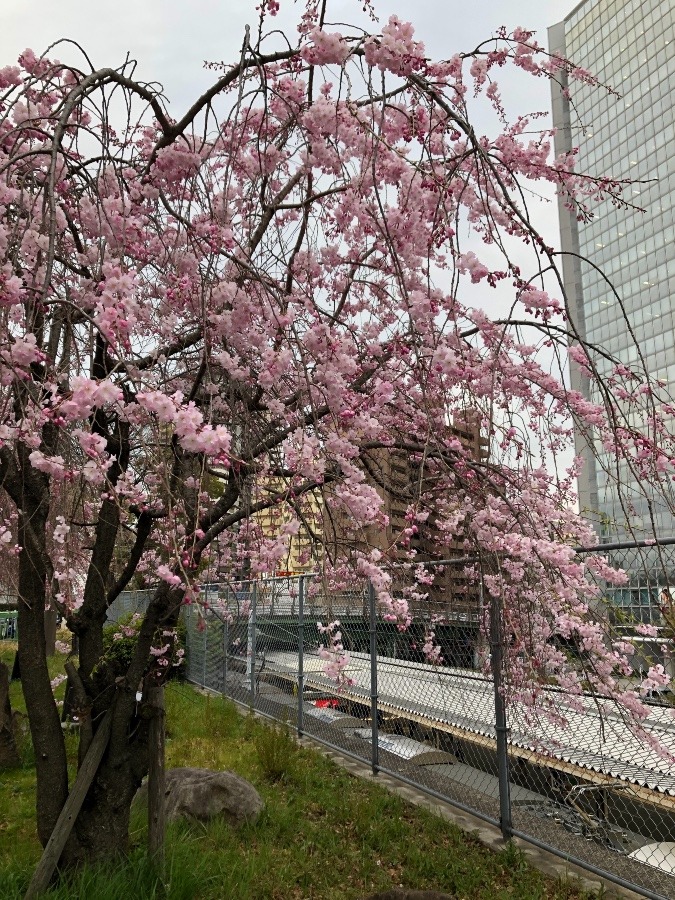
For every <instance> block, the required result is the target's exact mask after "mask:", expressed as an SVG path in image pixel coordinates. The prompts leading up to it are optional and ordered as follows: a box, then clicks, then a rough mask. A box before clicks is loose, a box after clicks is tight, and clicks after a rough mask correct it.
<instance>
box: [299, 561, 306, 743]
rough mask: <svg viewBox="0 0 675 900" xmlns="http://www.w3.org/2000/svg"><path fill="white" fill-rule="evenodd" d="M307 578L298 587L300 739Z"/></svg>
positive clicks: (303, 577)
mask: <svg viewBox="0 0 675 900" xmlns="http://www.w3.org/2000/svg"><path fill="white" fill-rule="evenodd" d="M304 653H305V576H304V575H301V576H300V583H299V585H298V737H300V736H301V735H302V729H303V725H304V722H303V714H304V708H303V695H304V692H305V657H304Z"/></svg>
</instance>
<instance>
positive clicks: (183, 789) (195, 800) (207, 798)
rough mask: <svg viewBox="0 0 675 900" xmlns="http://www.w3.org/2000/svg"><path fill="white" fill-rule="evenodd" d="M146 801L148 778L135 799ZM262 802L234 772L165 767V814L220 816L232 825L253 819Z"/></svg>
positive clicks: (206, 818)
mask: <svg viewBox="0 0 675 900" xmlns="http://www.w3.org/2000/svg"><path fill="white" fill-rule="evenodd" d="M147 802H148V785H147V782H146V783H144V784H142V785H141V787H140V788H139V790H138V793H137V794H136V797H135V799H134V803H144V804H147ZM264 805H265V804H264V802H263V799H262V797H261V796H260V794H259V793H258V792H257V791H256V789H255V788H254V787H253V785H252V784H251V783H250V782H248V781H246V779H245V778H241V777H240V776H239V775H235V773H234V772H214V771H212V770H211V769H191V768H182V769H167V772H166V817H167V819H168V820H169V821H170V822H172V821H174V820H175V819H181V818H188V819H198V820H199V821H200V822H208V821H209V820H210V819H214V818H216V817H221V818H223V819H225V820H226V821H227V822H229V823H230V824H231V825H234V826H235V827H239V826H240V825H244V824H245V823H247V822H255V821H256V819H257V818H258V816H259V815H260V813H261V812H262V810H263V807H264Z"/></svg>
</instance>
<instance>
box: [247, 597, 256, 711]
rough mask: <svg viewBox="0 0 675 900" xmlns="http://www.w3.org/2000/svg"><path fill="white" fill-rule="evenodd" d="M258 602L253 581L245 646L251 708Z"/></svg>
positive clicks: (253, 696)
mask: <svg viewBox="0 0 675 900" xmlns="http://www.w3.org/2000/svg"><path fill="white" fill-rule="evenodd" d="M257 603H258V582H257V581H254V582H253V588H252V589H251V605H250V607H249V611H248V641H247V643H248V647H247V648H246V649H247V651H248V653H247V657H246V664H247V666H250V670H249V677H250V690H251V709H252V708H253V707H254V705H255V693H256V691H255V653H256V641H255V637H256V636H255V631H256V611H257V610H256V607H257Z"/></svg>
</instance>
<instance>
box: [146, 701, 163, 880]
mask: <svg viewBox="0 0 675 900" xmlns="http://www.w3.org/2000/svg"><path fill="white" fill-rule="evenodd" d="M147 704H148V707H149V710H150V735H149V747H148V753H149V755H148V855H149V856H150V859H152V860H153V861H154V862H155V864H156V866H157V868H158V870H159V872H160V874H161V877H162V879H163V877H164V836H165V832H166V774H165V767H164V762H165V754H164V733H165V712H164V685H163V684H160V685H150V686H149V687H148V688H147Z"/></svg>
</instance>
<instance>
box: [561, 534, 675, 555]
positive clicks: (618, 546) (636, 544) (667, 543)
mask: <svg viewBox="0 0 675 900" xmlns="http://www.w3.org/2000/svg"><path fill="white" fill-rule="evenodd" d="M673 544H675V536H674V537H666V538H646V539H645V540H644V541H616V542H615V543H613V544H596V546H595V547H575V548H574V551H575V553H606V552H607V551H608V550H649V549H651V548H653V547H671V546H672V545H673Z"/></svg>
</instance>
